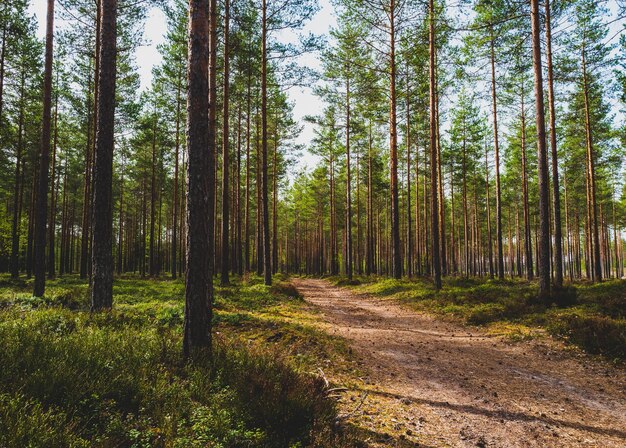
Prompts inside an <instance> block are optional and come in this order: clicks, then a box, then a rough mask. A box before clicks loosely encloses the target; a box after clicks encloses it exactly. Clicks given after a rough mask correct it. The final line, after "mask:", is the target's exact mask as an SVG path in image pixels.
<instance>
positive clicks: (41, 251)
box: [33, 0, 54, 297]
mask: <svg viewBox="0 0 626 448" xmlns="http://www.w3.org/2000/svg"><path fill="white" fill-rule="evenodd" d="M53 39H54V0H48V15H47V21H46V57H45V71H44V87H43V120H42V125H41V152H40V154H39V183H38V185H37V196H36V199H35V209H34V212H35V232H34V244H35V247H34V250H35V253H34V266H33V267H34V269H33V270H34V273H35V282H34V284H33V295H34V296H35V297H42V296H43V294H44V291H45V288H46V223H47V221H48V171H49V170H50V122H51V110H52V43H53Z"/></svg>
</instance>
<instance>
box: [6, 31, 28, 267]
mask: <svg viewBox="0 0 626 448" xmlns="http://www.w3.org/2000/svg"><path fill="white" fill-rule="evenodd" d="M3 45H4V41H3ZM3 55H4V49H3ZM25 82H26V72H25V68H22V73H21V76H20V99H19V117H18V124H17V151H16V155H15V184H14V188H13V225H12V227H11V269H10V270H11V277H12V278H14V279H16V278H18V277H19V251H20V227H21V226H20V209H21V207H22V204H21V202H22V194H21V191H23V186H22V184H23V182H22V178H23V177H24V175H23V173H22V166H21V165H22V149H23V148H22V145H23V134H24V100H25V98H24V84H25Z"/></svg>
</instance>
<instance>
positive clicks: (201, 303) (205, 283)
mask: <svg viewBox="0 0 626 448" xmlns="http://www.w3.org/2000/svg"><path fill="white" fill-rule="evenodd" d="M189 8H190V11H189V30H188V39H189V47H188V48H189V50H188V68H187V81H188V82H187V153H188V161H187V186H188V188H187V207H186V213H187V257H186V258H187V272H186V278H185V322H184V330H183V353H184V355H185V356H186V357H189V356H191V355H192V354H195V352H196V351H209V350H210V348H211V313H212V299H213V275H212V270H211V268H212V258H213V257H212V253H211V249H212V246H213V242H212V241H213V235H211V226H212V222H213V220H212V219H207V217H209V218H210V217H211V212H212V211H213V210H212V209H211V198H212V197H213V192H212V188H213V184H212V183H211V182H210V181H209V179H208V176H207V173H208V172H209V171H210V170H211V166H210V165H211V163H212V161H213V156H214V153H215V146H210V145H209V77H208V69H209V67H208V62H209V1H208V0H191V1H190V2H189ZM207 150H208V154H207Z"/></svg>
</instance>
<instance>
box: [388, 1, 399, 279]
mask: <svg viewBox="0 0 626 448" xmlns="http://www.w3.org/2000/svg"><path fill="white" fill-rule="evenodd" d="M395 15H396V3H395V0H391V3H390V7H389V47H390V50H389V51H390V52H389V97H390V107H389V110H390V112H389V146H390V148H389V170H390V174H391V179H390V188H391V240H392V254H391V255H392V259H393V260H392V261H393V264H392V274H393V277H394V278H397V279H399V278H400V277H402V254H401V251H400V205H399V201H398V135H397V116H396V101H397V100H396V25H395Z"/></svg>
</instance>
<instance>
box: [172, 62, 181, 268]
mask: <svg viewBox="0 0 626 448" xmlns="http://www.w3.org/2000/svg"><path fill="white" fill-rule="evenodd" d="M180 71H182V64H181V68H180ZM180 78H181V73H180V72H179V75H178V84H177V86H176V135H175V137H174V138H175V141H176V143H175V150H174V198H173V202H174V205H173V206H174V211H173V216H172V263H171V265H170V266H171V268H172V269H171V272H172V278H173V279H176V277H177V274H178V271H177V269H178V266H177V261H178V260H177V254H178V158H179V153H180V101H181V94H180V91H181V88H182V86H181V84H182V83H181V82H180Z"/></svg>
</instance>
